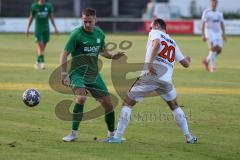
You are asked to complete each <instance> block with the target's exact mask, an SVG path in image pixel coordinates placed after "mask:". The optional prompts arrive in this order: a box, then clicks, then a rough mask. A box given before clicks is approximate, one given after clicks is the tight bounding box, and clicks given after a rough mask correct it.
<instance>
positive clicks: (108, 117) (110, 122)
mask: <svg viewBox="0 0 240 160" xmlns="http://www.w3.org/2000/svg"><path fill="white" fill-rule="evenodd" d="M105 122H106V124H107V128H108V130H109V131H110V132H113V131H114V129H115V126H114V123H115V113H114V111H112V112H110V113H105Z"/></svg>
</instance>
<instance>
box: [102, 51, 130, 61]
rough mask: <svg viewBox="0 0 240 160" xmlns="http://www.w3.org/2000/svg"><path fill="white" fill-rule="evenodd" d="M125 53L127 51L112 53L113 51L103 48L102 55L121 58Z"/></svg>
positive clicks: (108, 57)
mask: <svg viewBox="0 0 240 160" xmlns="http://www.w3.org/2000/svg"><path fill="white" fill-rule="evenodd" d="M124 53H125V52H120V51H118V52H117V53H115V54H112V53H109V52H108V51H107V50H106V49H103V50H102V51H101V52H100V55H101V56H103V57H104V58H107V59H119V58H121V57H122V56H124V55H125V54H124Z"/></svg>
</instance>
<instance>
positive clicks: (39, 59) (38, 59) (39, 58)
mask: <svg viewBox="0 0 240 160" xmlns="http://www.w3.org/2000/svg"><path fill="white" fill-rule="evenodd" d="M37 62H40V63H44V55H39V56H38V57H37Z"/></svg>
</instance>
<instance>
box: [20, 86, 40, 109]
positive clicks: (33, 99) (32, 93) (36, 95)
mask: <svg viewBox="0 0 240 160" xmlns="http://www.w3.org/2000/svg"><path fill="white" fill-rule="evenodd" d="M22 100H23V102H24V103H25V104H26V105H27V106H28V107H34V106H36V105H38V104H39V102H40V92H39V91H37V90H36V89H33V88H30V89H27V90H26V91H24V92H23V95H22Z"/></svg>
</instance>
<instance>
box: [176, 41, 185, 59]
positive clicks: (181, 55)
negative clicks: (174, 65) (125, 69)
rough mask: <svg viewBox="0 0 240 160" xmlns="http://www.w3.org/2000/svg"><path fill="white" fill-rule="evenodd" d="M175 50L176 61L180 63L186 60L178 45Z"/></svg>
mask: <svg viewBox="0 0 240 160" xmlns="http://www.w3.org/2000/svg"><path fill="white" fill-rule="evenodd" d="M175 49H176V55H175V61H176V62H179V61H181V60H183V59H184V56H183V54H182V52H181V50H180V49H179V47H178V45H176V48H175Z"/></svg>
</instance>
